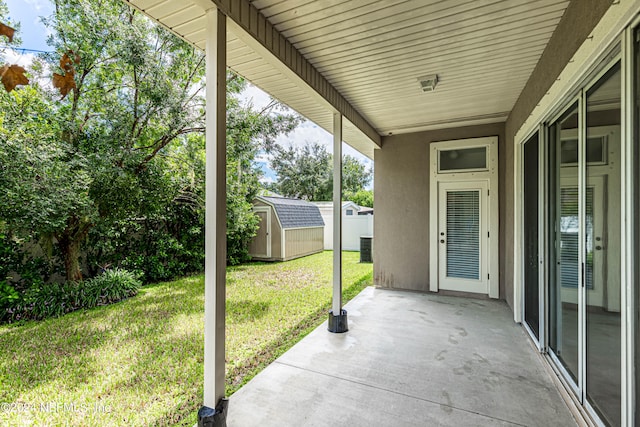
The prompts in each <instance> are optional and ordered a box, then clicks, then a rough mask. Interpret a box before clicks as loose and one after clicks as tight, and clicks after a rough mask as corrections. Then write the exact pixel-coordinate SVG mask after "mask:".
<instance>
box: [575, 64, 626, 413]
mask: <svg viewBox="0 0 640 427" xmlns="http://www.w3.org/2000/svg"><path fill="white" fill-rule="evenodd" d="M620 90H621V81H620V66H619V64H618V65H616V66H614V67H613V68H612V69H611V70H609V71H608V72H607V73H606V74H605V75H604V76H603V77H602V78H601V79H600V80H599V81H598V82H597V83H596V84H595V86H593V87H592V88H591V89H590V90H589V91H588V92H587V96H586V102H587V117H586V126H587V129H586V130H587V139H588V140H589V139H598V138H600V139H603V135H606V139H607V151H608V153H607V154H608V157H609V158H610V159H611V160H612V161H610V162H609V164H595V163H589V162H587V165H586V186H587V194H586V196H587V200H586V202H587V211H586V212H585V241H584V248H585V270H586V275H585V282H586V283H585V285H586V286H585V299H586V309H585V316H586V395H587V399H588V400H589V403H591V405H592V406H593V407H594V408H595V410H596V411H597V412H598V414H599V415H600V417H601V419H602V420H603V421H604V422H605V423H606V424H608V425H620V422H621V419H620V410H621V407H620V398H621V380H620V375H621V371H620V369H621V352H620V344H621V342H620V310H621V306H620V295H621V294H620V289H621V287H620V256H621V252H620V250H621V241H620V227H621V219H620V218H621V208H620V198H621V196H620V186H621V178H620V177H621V170H620V160H619V159H620V147H621V145H620V107H621V104H620ZM587 154H588V151H587Z"/></svg>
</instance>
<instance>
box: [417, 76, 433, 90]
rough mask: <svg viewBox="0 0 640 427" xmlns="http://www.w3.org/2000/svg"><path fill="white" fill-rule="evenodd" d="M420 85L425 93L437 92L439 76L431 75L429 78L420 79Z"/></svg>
mask: <svg viewBox="0 0 640 427" xmlns="http://www.w3.org/2000/svg"><path fill="white" fill-rule="evenodd" d="M418 83H420V87H421V88H422V91H423V92H433V91H434V90H436V85H437V84H438V75H437V74H431V75H429V76H424V77H418Z"/></svg>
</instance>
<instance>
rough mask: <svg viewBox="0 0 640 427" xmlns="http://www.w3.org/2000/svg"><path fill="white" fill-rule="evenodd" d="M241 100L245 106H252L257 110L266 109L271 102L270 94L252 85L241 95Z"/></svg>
mask: <svg viewBox="0 0 640 427" xmlns="http://www.w3.org/2000/svg"><path fill="white" fill-rule="evenodd" d="M240 99H241V100H242V101H243V103H244V104H245V105H247V104H252V105H253V107H254V108H255V109H258V110H259V109H261V108H264V107H266V106H267V105H268V104H269V103H270V102H271V97H270V96H269V94H267V93H265V92H263V91H262V90H260V89H258V88H257V87H255V86H254V85H252V84H249V85H247V88H246V89H245V90H243V91H242V93H240Z"/></svg>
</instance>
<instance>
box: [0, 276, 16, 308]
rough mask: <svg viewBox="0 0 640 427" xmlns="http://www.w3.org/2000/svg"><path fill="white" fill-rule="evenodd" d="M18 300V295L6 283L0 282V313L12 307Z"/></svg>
mask: <svg viewBox="0 0 640 427" xmlns="http://www.w3.org/2000/svg"><path fill="white" fill-rule="evenodd" d="M19 300H20V294H19V293H18V291H16V289H15V288H14V287H13V286H11V285H10V284H8V283H7V282H6V281H0V311H2V310H6V309H7V308H10V307H12V306H13V305H15V304H16V303H17V302H18V301H19Z"/></svg>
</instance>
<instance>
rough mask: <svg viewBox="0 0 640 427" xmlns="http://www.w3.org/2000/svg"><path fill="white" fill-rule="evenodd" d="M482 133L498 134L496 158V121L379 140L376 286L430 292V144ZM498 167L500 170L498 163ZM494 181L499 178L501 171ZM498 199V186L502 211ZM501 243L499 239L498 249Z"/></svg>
mask: <svg viewBox="0 0 640 427" xmlns="http://www.w3.org/2000/svg"><path fill="white" fill-rule="evenodd" d="M486 136H497V137H498V152H499V158H500V157H501V156H500V153H501V152H502V151H503V149H504V148H503V147H504V140H505V138H504V125H503V124H501V123H498V124H489V125H478V126H468V127H463V128H456V129H442V130H434V131H427V132H419V133H412V134H406V135H397V136H391V137H385V138H383V149H381V150H377V151H376V156H375V189H374V192H375V209H376V221H375V224H374V235H375V236H376V237H375V239H376V244H375V246H374V248H375V249H374V260H373V264H374V275H375V283H376V286H381V287H388V288H397V289H411V290H415V291H428V290H429V241H430V240H429V239H430V238H432V236H429V217H430V212H429V209H430V208H429V174H430V171H429V164H430V162H429V145H430V143H432V142H438V141H448V140H456V139H467V138H476V137H486ZM499 169H500V172H503V171H504V167H503V165H502V162H500V168H499ZM499 181H500V182H502V181H503V174H502V173H499ZM500 188H501V189H502V188H503V186H500ZM503 200H504V197H503V194H502V190H500V195H499V206H500V212H501V213H502V212H503V210H504V203H503ZM500 217H501V218H502V217H503V215H500ZM400 218H401V219H402V220H399V219H400ZM501 228H502V223H501ZM503 246H504V244H503V243H502V241H501V243H500V253H502V252H503ZM501 276H502V273H501ZM501 283H502V282H501ZM503 294H504V292H503V291H502V290H501V295H503Z"/></svg>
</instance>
